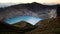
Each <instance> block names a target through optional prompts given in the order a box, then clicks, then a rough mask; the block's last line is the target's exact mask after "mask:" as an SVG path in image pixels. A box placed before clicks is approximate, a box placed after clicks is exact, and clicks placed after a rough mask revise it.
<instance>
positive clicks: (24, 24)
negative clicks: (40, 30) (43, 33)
mask: <svg viewBox="0 0 60 34" xmlns="http://www.w3.org/2000/svg"><path fill="white" fill-rule="evenodd" d="M12 25H13V26H16V27H18V28H19V29H20V30H22V31H30V30H33V29H34V28H35V26H33V25H32V24H30V23H28V22H26V21H20V22H18V23H15V24H12Z"/></svg>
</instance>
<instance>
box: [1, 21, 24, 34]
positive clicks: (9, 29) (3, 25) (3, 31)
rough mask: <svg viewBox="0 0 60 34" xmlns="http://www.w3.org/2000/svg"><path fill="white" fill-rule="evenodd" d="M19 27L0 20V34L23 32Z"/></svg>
mask: <svg viewBox="0 0 60 34" xmlns="http://www.w3.org/2000/svg"><path fill="white" fill-rule="evenodd" d="M22 32H23V31H20V29H19V28H17V27H15V26H12V25H9V24H7V23H5V22H3V21H0V34H20V33H21V34H22Z"/></svg>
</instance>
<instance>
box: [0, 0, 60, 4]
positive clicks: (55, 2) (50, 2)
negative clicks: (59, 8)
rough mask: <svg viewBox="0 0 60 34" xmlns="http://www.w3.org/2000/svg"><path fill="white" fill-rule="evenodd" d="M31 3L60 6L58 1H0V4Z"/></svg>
mask: <svg viewBox="0 0 60 34" xmlns="http://www.w3.org/2000/svg"><path fill="white" fill-rule="evenodd" d="M31 2H38V3H42V4H60V0H0V3H14V4H20V3H31Z"/></svg>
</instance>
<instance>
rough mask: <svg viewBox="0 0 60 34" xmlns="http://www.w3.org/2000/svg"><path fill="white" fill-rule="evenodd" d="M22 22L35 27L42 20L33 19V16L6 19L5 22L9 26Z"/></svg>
mask: <svg viewBox="0 0 60 34" xmlns="http://www.w3.org/2000/svg"><path fill="white" fill-rule="evenodd" d="M23 20H24V21H26V22H28V23H30V24H33V25H35V24H36V23H37V22H39V21H40V20H42V18H38V17H33V16H19V17H15V18H11V19H8V20H6V22H7V23H9V24H14V23H17V22H20V21H23Z"/></svg>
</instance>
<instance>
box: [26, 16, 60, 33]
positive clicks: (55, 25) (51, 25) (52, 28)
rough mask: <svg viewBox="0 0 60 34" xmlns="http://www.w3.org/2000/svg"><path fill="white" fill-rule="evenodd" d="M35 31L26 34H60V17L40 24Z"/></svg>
mask: <svg viewBox="0 0 60 34" xmlns="http://www.w3.org/2000/svg"><path fill="white" fill-rule="evenodd" d="M35 26H36V28H35V29H34V30H31V31H30V32H26V33H25V34H60V17H57V18H55V19H54V18H52V19H46V20H42V21H40V22H38V23H37V24H36V25H35Z"/></svg>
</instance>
